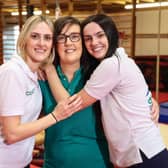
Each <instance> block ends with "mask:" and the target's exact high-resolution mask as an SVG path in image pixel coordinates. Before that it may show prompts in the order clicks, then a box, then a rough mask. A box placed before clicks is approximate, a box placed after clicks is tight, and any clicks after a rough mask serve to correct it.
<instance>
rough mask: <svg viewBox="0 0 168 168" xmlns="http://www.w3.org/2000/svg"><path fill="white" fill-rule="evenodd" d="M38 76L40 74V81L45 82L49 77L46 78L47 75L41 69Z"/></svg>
mask: <svg viewBox="0 0 168 168" xmlns="http://www.w3.org/2000/svg"><path fill="white" fill-rule="evenodd" d="M37 74H38V79H39V80H43V81H45V80H46V78H47V77H46V74H45V72H44V71H43V70H41V69H39V70H38V72H37Z"/></svg>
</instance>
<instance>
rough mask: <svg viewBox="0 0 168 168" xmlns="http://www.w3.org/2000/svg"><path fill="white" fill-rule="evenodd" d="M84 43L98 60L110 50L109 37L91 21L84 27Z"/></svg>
mask: <svg viewBox="0 0 168 168" xmlns="http://www.w3.org/2000/svg"><path fill="white" fill-rule="evenodd" d="M83 36H84V43H85V46H86V49H87V50H88V52H89V53H90V54H91V55H92V56H93V57H95V58H96V59H98V60H102V59H103V58H104V57H105V56H106V53H107V51H108V48H109V44H108V39H107V36H106V34H105V32H104V31H103V29H102V28H101V27H100V26H99V25H98V24H96V23H95V22H91V23H89V24H87V25H86V26H85V27H84V29H83Z"/></svg>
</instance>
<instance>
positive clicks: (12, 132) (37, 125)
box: [0, 95, 81, 144]
mask: <svg viewBox="0 0 168 168" xmlns="http://www.w3.org/2000/svg"><path fill="white" fill-rule="evenodd" d="M71 102H73V103H71ZM80 104H81V100H80V98H77V96H76V95H74V96H72V97H71V98H70V99H68V100H64V101H61V102H59V103H58V105H57V106H56V108H55V109H54V110H53V112H52V113H53V115H54V116H55V118H54V116H53V115H52V114H51V113H50V114H48V115H47V116H45V117H42V118H40V119H38V120H36V121H32V122H29V123H24V124H23V123H21V116H1V117H0V121H1V123H0V124H1V125H2V130H1V131H2V135H3V137H4V141H5V143H6V144H12V143H15V142H17V141H20V140H23V139H25V138H28V137H30V136H33V135H35V134H37V133H39V132H41V131H42V130H44V129H46V128H48V127H49V126H51V125H53V124H55V123H57V122H59V121H61V120H63V119H65V118H67V117H69V116H71V115H72V113H73V111H74V112H75V111H76V110H79V109H80Z"/></svg>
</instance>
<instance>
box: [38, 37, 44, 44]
mask: <svg viewBox="0 0 168 168" xmlns="http://www.w3.org/2000/svg"><path fill="white" fill-rule="evenodd" d="M39 44H40V45H44V44H45V40H44V38H43V37H41V38H39Z"/></svg>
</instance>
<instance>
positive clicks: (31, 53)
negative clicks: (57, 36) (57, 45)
mask: <svg viewBox="0 0 168 168" xmlns="http://www.w3.org/2000/svg"><path fill="white" fill-rule="evenodd" d="M52 36H53V33H52V30H51V29H50V28H49V26H48V25H47V24H46V23H45V22H40V23H38V24H37V25H36V26H35V27H34V28H32V30H31V32H30V33H29V34H28V35H27V40H26V44H25V51H26V52H25V53H26V56H25V60H26V62H27V63H28V64H29V65H30V66H31V67H32V65H33V64H41V63H42V62H44V61H45V60H46V59H47V58H48V57H49V55H50V53H51V49H52V42H53V40H52Z"/></svg>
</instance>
